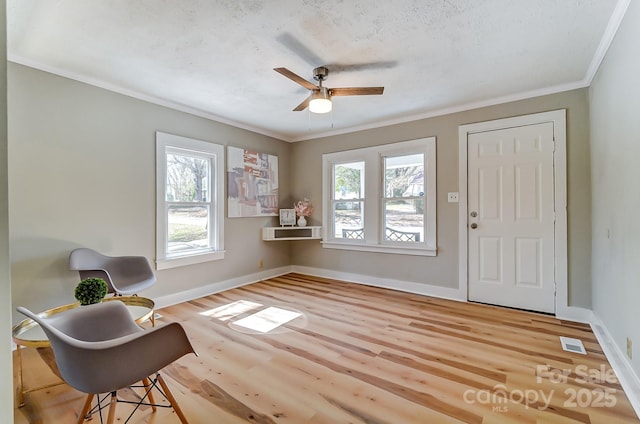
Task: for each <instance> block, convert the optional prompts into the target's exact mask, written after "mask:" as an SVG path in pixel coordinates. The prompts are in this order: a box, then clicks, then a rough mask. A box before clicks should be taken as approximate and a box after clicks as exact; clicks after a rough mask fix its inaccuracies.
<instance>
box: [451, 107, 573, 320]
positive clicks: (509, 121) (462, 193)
mask: <svg viewBox="0 0 640 424" xmlns="http://www.w3.org/2000/svg"><path fill="white" fill-rule="evenodd" d="M543 122H552V123H553V133H554V140H555V150H554V152H553V165H554V167H553V169H554V176H553V181H554V202H555V212H556V216H555V218H556V219H555V226H554V240H555V241H554V246H555V249H554V250H555V252H554V256H555V257H554V268H555V283H556V316H567V315H568V310H569V305H568V302H569V298H568V280H567V279H568V277H567V275H568V272H567V269H568V267H567V137H566V134H567V130H566V110H565V109H561V110H555V111H551V112H542V113H536V114H533V115H525V116H517V117H514V118H505V119H497V120H495V121H487V122H479V123H475V124H467V125H461V126H460V127H458V143H459V146H458V156H459V163H458V170H459V176H458V185H459V187H458V192H459V203H458V270H459V274H458V276H459V280H458V291H459V294H460V297H461V298H463V299H467V300H468V281H469V278H468V276H469V271H468V232H467V225H468V224H467V223H468V205H467V183H468V180H467V178H468V175H467V159H468V157H467V137H468V135H469V134H470V133H476V132H482V131H492V130H499V129H504V128H512V127H519V126H523V125H532V124H539V123H543Z"/></svg>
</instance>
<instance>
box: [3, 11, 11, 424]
mask: <svg viewBox="0 0 640 424" xmlns="http://www.w3.org/2000/svg"><path fill="white" fill-rule="evenodd" d="M6 29H7V19H6V2H5V0H0V293H2V296H0V299H1V300H0V315H1V317H0V330H1V331H2V332H3V334H5V335H6V336H5V337H6V338H4V339H3V340H4V341H3V343H2V345H1V346H0V422H3V423H12V422H13V368H12V365H11V343H10V341H9V340H10V339H9V337H8V335H9V331H10V330H11V277H10V271H9V270H10V267H9V215H8V212H9V209H8V198H9V196H8V174H7V164H8V156H7V66H6V63H7V61H6V60H5V59H6V56H7V54H6V53H7V38H6Z"/></svg>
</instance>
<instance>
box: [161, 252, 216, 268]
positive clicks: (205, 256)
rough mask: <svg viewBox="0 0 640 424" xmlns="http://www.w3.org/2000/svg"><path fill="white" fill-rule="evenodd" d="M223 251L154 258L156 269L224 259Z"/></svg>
mask: <svg viewBox="0 0 640 424" xmlns="http://www.w3.org/2000/svg"><path fill="white" fill-rule="evenodd" d="M224 253H225V251H224V250H218V251H212V252H206V253H194V254H191V255H184V256H174V257H169V258H164V259H156V269H157V270H162V269H170V268H177V267H180V266H187V265H195V264H199V263H203V262H209V261H218V260H220V259H224Z"/></svg>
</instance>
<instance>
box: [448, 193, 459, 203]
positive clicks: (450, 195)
mask: <svg viewBox="0 0 640 424" xmlns="http://www.w3.org/2000/svg"><path fill="white" fill-rule="evenodd" d="M447 199H448V200H449V203H458V192H457V191H456V192H449V193H448V195H447Z"/></svg>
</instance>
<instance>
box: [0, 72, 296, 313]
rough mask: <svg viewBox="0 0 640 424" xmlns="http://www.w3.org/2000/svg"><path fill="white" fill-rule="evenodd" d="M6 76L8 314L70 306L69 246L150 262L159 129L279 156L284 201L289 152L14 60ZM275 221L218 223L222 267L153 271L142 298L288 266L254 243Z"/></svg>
mask: <svg viewBox="0 0 640 424" xmlns="http://www.w3.org/2000/svg"><path fill="white" fill-rule="evenodd" d="M8 70H9V72H8V75H9V140H10V141H9V156H10V159H11V160H10V162H9V180H10V185H9V200H10V204H11V207H10V215H9V219H10V227H11V235H10V246H11V251H12V261H11V263H12V266H11V272H12V286H13V302H14V306H17V305H24V306H27V307H29V308H33V309H34V310H42V309H46V308H49V307H52V306H55V305H61V304H64V303H68V302H71V301H73V300H74V299H73V288H74V287H75V285H76V284H77V282H78V275H77V273H76V272H71V271H69V270H68V255H69V252H70V251H71V250H72V249H74V248H76V247H80V246H87V247H91V248H94V249H96V250H98V251H101V252H103V253H104V254H107V255H144V256H146V257H147V258H148V259H149V260H151V261H152V262H153V261H154V260H155V131H156V130H158V131H162V132H167V133H172V134H177V135H182V136H186V137H192V138H195V139H200V140H205V141H210V142H215V143H219V144H224V145H233V146H237V147H247V148H255V149H257V150H260V151H263V152H266V153H270V154H274V155H278V157H279V164H280V193H282V195H286V194H287V193H289V192H290V185H289V178H288V176H289V166H288V163H289V150H290V145H289V144H288V143H285V142H282V141H279V140H275V139H272V138H269V137H266V136H262V135H259V134H256V133H252V132H250V131H245V130H241V129H238V128H234V127H231V126H228V125H224V124H220V123H216V122H213V121H210V120H207V119H203V118H199V117H196V116H194V115H190V114H186V113H182V112H178V111H175V110H171V109H168V108H165V107H161V106H157V105H153V104H150V103H147V102H143V101H140V100H136V99H134V98H131V97H127V96H124V95H120V94H117V93H113V92H110V91H107V90H103V89H100V88H97V87H93V86H90V85H87V84H83V83H79V82H77V81H73V80H70V79H66V78H62V77H59V76H55V75H52V74H49V73H46V72H42V71H39V70H35V69H33V68H29V67H25V66H21V65H17V64H14V63H9V68H8ZM287 202H288V199H287ZM272 222H275V220H274V218H264V217H263V218H243V219H238V218H236V219H226V220H225V248H226V251H227V253H226V257H225V259H224V260H222V261H215V262H208V263H204V264H198V265H192V266H187V267H180V268H174V269H169V270H163V271H158V272H157V273H156V275H157V280H158V281H157V284H156V285H155V286H154V287H152V288H150V289H148V290H146V291H145V293H144V294H145V295H146V296H149V297H152V298H157V297H159V296H164V295H168V294H172V293H176V292H180V291H183V290H189V289H197V288H198V287H203V286H207V285H209V284H212V283H216V282H219V281H223V280H229V279H232V278H236V277H241V276H245V275H248V274H252V273H255V272H258V271H264V270H267V269H271V268H277V267H281V266H286V265H289V263H290V257H289V256H290V254H289V246H288V245H287V244H286V243H279V244H268V243H265V242H262V241H261V239H260V228H261V227H263V226H265V225H267V224H271V223H272ZM260 259H262V260H263V263H264V268H263V269H259V268H258V262H259V260H260ZM18 318H19V317H17V316H16V315H15V314H14V320H15V319H18Z"/></svg>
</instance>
